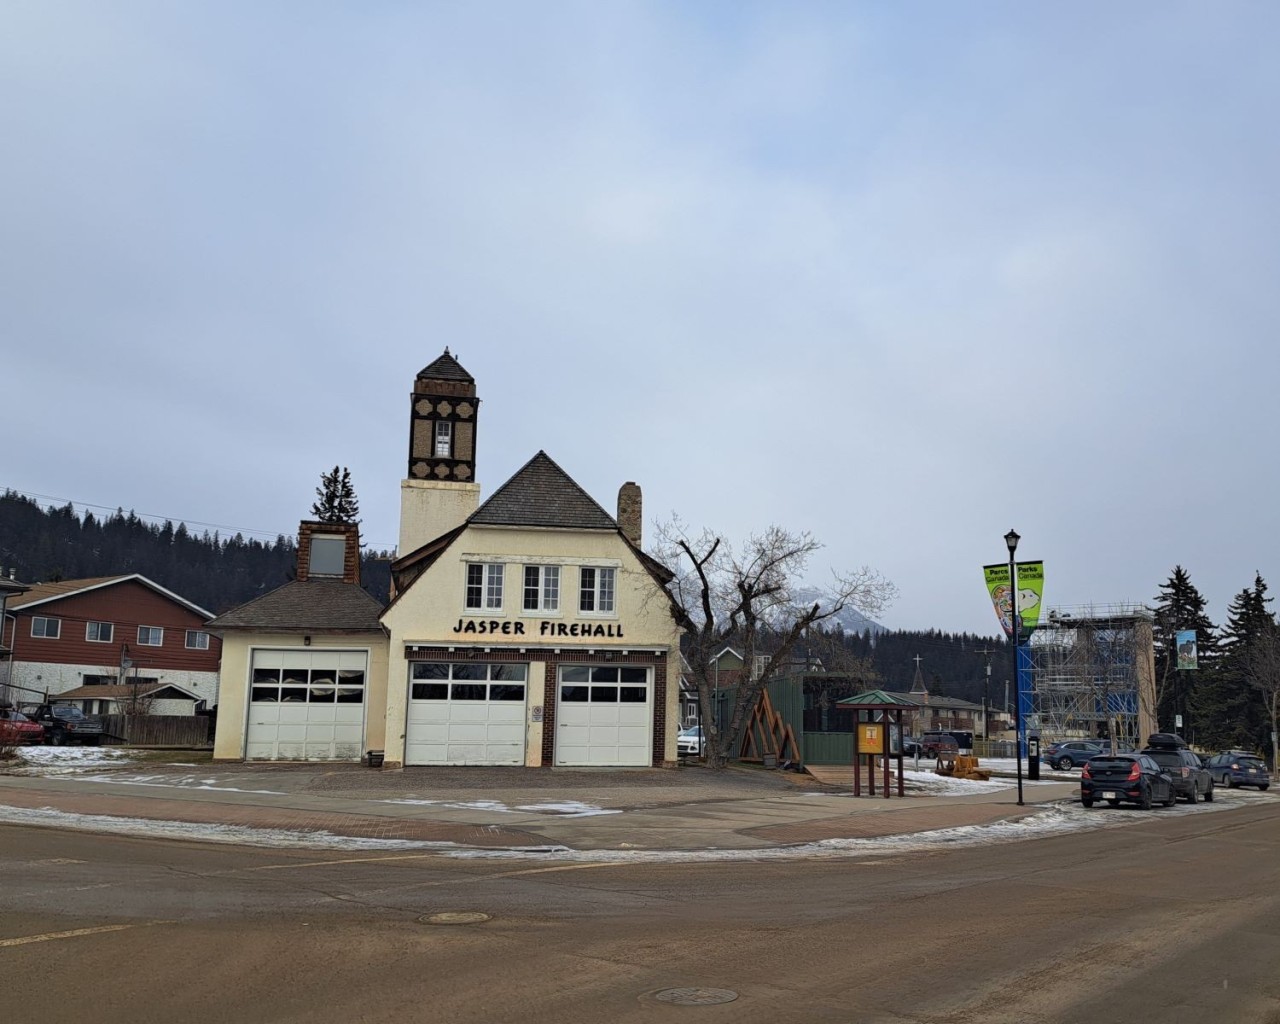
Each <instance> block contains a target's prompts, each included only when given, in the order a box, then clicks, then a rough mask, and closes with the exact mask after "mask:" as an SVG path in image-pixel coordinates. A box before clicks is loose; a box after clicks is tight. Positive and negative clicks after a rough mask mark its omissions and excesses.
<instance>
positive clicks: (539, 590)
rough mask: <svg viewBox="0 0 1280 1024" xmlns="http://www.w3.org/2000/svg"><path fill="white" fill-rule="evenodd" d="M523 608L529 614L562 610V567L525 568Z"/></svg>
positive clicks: (541, 566) (540, 566) (529, 566)
mask: <svg viewBox="0 0 1280 1024" xmlns="http://www.w3.org/2000/svg"><path fill="white" fill-rule="evenodd" d="M523 607H524V610H525V611H527V612H556V611H559V610H560V566H558V565H526V566H525V567H524V606H523Z"/></svg>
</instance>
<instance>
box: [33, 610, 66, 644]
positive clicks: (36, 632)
mask: <svg viewBox="0 0 1280 1024" xmlns="http://www.w3.org/2000/svg"><path fill="white" fill-rule="evenodd" d="M31 635H32V636H42V637H44V638H45V639H46V640H57V639H58V637H60V636H61V635H62V620H61V619H49V618H45V617H44V616H43V615H36V616H34V617H33V618H32V619H31Z"/></svg>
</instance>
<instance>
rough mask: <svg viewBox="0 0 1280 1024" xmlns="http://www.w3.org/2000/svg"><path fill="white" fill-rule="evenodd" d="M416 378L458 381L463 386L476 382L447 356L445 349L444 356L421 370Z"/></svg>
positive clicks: (454, 360)
mask: <svg viewBox="0 0 1280 1024" xmlns="http://www.w3.org/2000/svg"><path fill="white" fill-rule="evenodd" d="M418 376H419V377H433V378H435V379H436V380H458V381H462V382H463V383H464V384H474V383H475V382H476V379H475V378H474V377H472V376H471V374H469V373H467V371H466V370H464V369H463V368H462V364H461V363H459V362H458V360H456V359H454V358H453V356H451V355H450V354H449V350H448V349H447V348H446V349H445V350H444V355H442V356H440V357H439V358H438V359H437V360H436V361H435V362H434V363H431V364H430V365H429V366H427V367H426V368H425V369H424V370H422V371H421V372H420V373H419V374H418Z"/></svg>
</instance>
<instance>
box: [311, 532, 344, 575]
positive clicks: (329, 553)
mask: <svg viewBox="0 0 1280 1024" xmlns="http://www.w3.org/2000/svg"><path fill="white" fill-rule="evenodd" d="M346 560H347V538H346V537H345V536H334V535H333V534H330V535H328V536H325V535H323V534H312V537H311V557H310V558H308V559H307V572H309V573H310V574H311V575H312V576H341V575H342V574H343V569H344V568H345V562H346Z"/></svg>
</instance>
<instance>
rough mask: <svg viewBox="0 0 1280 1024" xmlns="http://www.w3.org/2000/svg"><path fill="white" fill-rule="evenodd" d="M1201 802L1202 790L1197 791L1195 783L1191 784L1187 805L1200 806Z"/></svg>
mask: <svg viewBox="0 0 1280 1024" xmlns="http://www.w3.org/2000/svg"><path fill="white" fill-rule="evenodd" d="M1199 802H1200V790H1198V789H1196V786H1195V783H1194V782H1193V783H1192V784H1191V792H1190V793H1188V794H1187V803H1189V804H1198V803H1199Z"/></svg>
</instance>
